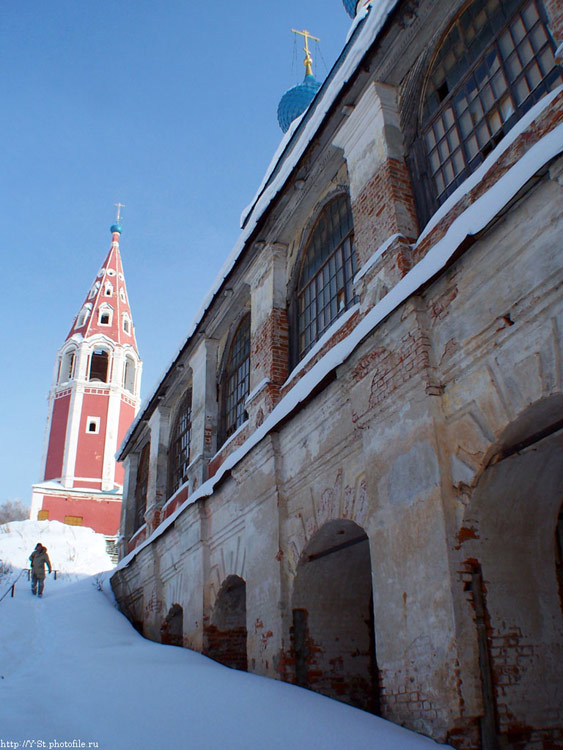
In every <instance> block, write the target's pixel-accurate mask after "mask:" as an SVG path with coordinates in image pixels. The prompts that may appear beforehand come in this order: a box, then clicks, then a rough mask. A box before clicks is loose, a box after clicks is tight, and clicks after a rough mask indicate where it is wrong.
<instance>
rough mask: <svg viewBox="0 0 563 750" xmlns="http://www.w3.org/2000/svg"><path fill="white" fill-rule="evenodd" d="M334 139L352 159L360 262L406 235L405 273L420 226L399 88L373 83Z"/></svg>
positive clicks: (401, 252)
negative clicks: (407, 162)
mask: <svg viewBox="0 0 563 750" xmlns="http://www.w3.org/2000/svg"><path fill="white" fill-rule="evenodd" d="M333 144H334V145H335V146H336V147H338V148H341V149H343V151H344V158H345V159H346V162H347V164H348V173H349V176H350V198H351V202H352V213H353V215H354V234H355V240H356V249H357V253H358V268H359V269H360V270H361V269H362V267H363V266H364V265H365V264H366V263H367V262H368V261H369V260H370V258H371V256H372V255H373V254H374V252H376V251H377V250H378V248H381V247H382V246H383V245H384V244H385V243H386V242H388V241H389V239H390V238H391V237H398V238H402V240H403V242H402V243H401V242H400V243H399V245H400V247H399V248H398V250H399V255H400V257H399V258H398V259H397V261H396V263H395V265H396V267H397V274H398V278H400V277H401V275H404V269H403V268H402V267H403V266H404V265H405V258H404V254H405V251H407V254H408V250H407V248H408V245H409V243H411V242H413V241H414V239H415V238H416V236H417V233H418V229H417V222H416V210H415V205H414V197H413V194H412V189H411V182H410V175H409V171H408V168H407V165H406V162H405V159H404V150H403V140H402V134H401V130H400V122H399V113H398V108H397V92H396V89H395V88H394V87H393V86H388V85H387V84H383V83H375V82H374V83H372V84H371V86H369V88H368V89H367V90H366V91H365V93H364V94H363V95H362V97H361V99H360V100H359V101H358V102H356V105H355V107H354V109H353V110H352V112H351V114H350V115H349V116H348V118H347V119H346V120H345V122H344V124H343V125H342V126H341V127H340V129H339V131H338V132H337V134H336V136H335V138H334V140H333ZM407 265H408V264H407ZM407 270H408V268H407Z"/></svg>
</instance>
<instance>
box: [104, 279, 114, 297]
mask: <svg viewBox="0 0 563 750" xmlns="http://www.w3.org/2000/svg"><path fill="white" fill-rule="evenodd" d="M104 296H105V297H113V284H112V283H111V281H106V283H105V284H104Z"/></svg>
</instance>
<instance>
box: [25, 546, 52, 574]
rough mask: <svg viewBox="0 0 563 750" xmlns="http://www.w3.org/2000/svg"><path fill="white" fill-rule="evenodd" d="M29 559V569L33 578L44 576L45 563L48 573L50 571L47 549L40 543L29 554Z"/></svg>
mask: <svg viewBox="0 0 563 750" xmlns="http://www.w3.org/2000/svg"><path fill="white" fill-rule="evenodd" d="M29 559H30V561H31V571H32V573H33V575H34V576H35V578H45V565H46V566H47V567H48V568H49V573H50V572H51V561H50V560H49V555H48V554H47V550H46V549H45V547H43V546H42V545H40V544H38V545H37V547H36V548H35V549H34V550H33V552H32V553H31V555H30V556H29Z"/></svg>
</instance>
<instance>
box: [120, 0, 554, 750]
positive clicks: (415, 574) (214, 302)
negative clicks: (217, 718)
mask: <svg viewBox="0 0 563 750" xmlns="http://www.w3.org/2000/svg"><path fill="white" fill-rule="evenodd" d="M344 5H345V6H346V10H348V12H349V14H350V15H351V17H352V18H354V14H355V12H356V16H355V18H354V20H353V22H352V26H351V30H350V33H349V36H348V41H347V43H346V46H345V47H344V49H343V51H342V54H341V56H340V58H339V60H338V61H337V63H336V64H335V67H334V68H333V69H332V70H331V72H330V73H329V74H328V76H327V78H326V80H325V81H324V82H322V83H320V84H319V86H318V87H315V86H314V85H312V83H311V81H310V80H309V79H308V76H309V74H310V73H309V70H308V69H306V76H305V80H304V82H303V84H300V85H301V86H304V87H305V88H302V89H300V90H299V92H298V94H299V96H298V97H297V95H295V96H294V95H293V94H292V96H291V97H286V95H284V97H285V99H283V100H282V101H285V102H286V103H287V101H288V99H290V100H291V102H292V106H293V103H294V102H295V100H296V99H298V100H299V101H303V102H304V104H302V107H303V109H302V110H301V112H298V113H297V114H296V115H295V116H293V114H292V112H293V110H292V112H290V113H289V114H288V111H287V110H286V109H284V108H283V107H282V104H281V103H280V107H282V115H283V118H285V119H283V118H282V119H283V123H284V129H285V130H286V132H285V135H284V136H283V141H282V145H281V147H280V149H279V151H278V156H277V159H276V160H275V161H274V162H273V163H272V165H271V166H270V170H269V172H268V174H267V175H266V176H265V178H264V181H263V183H262V185H261V186H260V188H259V189H258V192H257V194H256V196H255V198H254V199H253V202H252V203H251V205H250V207H249V208H248V209H247V211H246V213H245V214H244V215H243V220H242V230H241V236H240V240H239V242H238V243H237V246H236V247H235V249H234V250H233V251H232V253H231V255H230V256H229V258H228V260H227V261H226V263H225V265H224V267H223V269H222V271H221V273H220V275H219V277H218V278H217V281H216V283H215V285H214V287H213V289H212V290H211V292H210V295H209V296H208V298H207V299H206V300H205V301H204V303H203V305H202V308H201V309H202V312H201V315H200V317H199V318H198V319H197V320H196V321H195V322H194V324H193V326H192V328H191V329H190V331H188V332H187V336H186V339H185V340H184V342H183V343H182V345H181V347H180V350H179V353H178V355H177V357H176V359H175V360H174V361H173V362H172V364H171V365H170V366H169V368H168V370H167V372H166V373H165V375H164V377H163V379H162V380H161V382H160V383H158V385H157V386H156V388H155V390H154V392H153V393H152V395H151V397H150V398H149V399H148V400H147V402H146V403H145V406H144V408H142V409H141V411H140V412H139V414H138V415H137V417H136V419H135V421H134V422H133V424H132V425H131V427H130V428H129V431H128V433H127V435H126V436H125V439H124V442H123V444H122V446H121V449H120V454H119V459H120V460H121V461H122V462H123V466H124V472H125V479H124V482H125V484H124V496H123V505H122V517H121V527H120V539H119V545H120V556H121V561H120V563H119V566H118V568H117V569H116V571H115V573H114V574H113V576H112V586H113V588H114V591H115V594H116V596H117V599H118V602H119V604H120V606H121V608H122V611H123V612H124V613H125V614H126V615H127V616H128V617H129V618H130V619H131V621H132V622H133V624H134V625H135V627H136V628H138V629H139V631H140V632H142V633H143V634H144V635H145V636H146V637H147V638H151V639H153V640H156V641H160V642H163V643H169V644H170V643H171V644H173V645H176V646H182V647H186V648H191V649H195V650H197V651H200V652H202V653H204V654H207V655H208V656H210V657H211V658H213V659H216V660H217V661H220V662H222V663H224V664H226V665H228V666H230V667H232V668H235V669H242V670H248V671H250V672H253V673H255V674H259V675H265V676H268V677H271V678H275V679H281V680H285V681H287V682H291V683H294V684H297V685H301V686H303V687H306V688H309V689H311V690H315V691H318V692H320V693H323V694H324V695H327V696H330V697H332V698H335V699H337V700H341V701H345V702H347V703H350V704H352V705H354V706H357V707H359V708H361V709H363V710H366V711H370V712H374V713H377V714H379V715H381V716H383V717H385V718H386V719H389V720H390V721H393V722H396V723H398V724H401V725H404V726H406V727H409V728H411V729H414V730H416V731H418V732H421V733H423V734H425V735H428V736H429V737H432V738H434V739H436V740H438V741H442V742H443V741H447V742H449V743H450V744H451V745H453V746H454V747H457V748H467V749H468V750H470V749H471V750H473V749H475V750H476V749H477V748H498V747H509V748H542V747H554V746H556V745H557V744H558V743H563V732H562V730H561V726H563V709H562V707H563V678H562V674H561V669H560V665H561V663H562V662H563V653H562V644H563V616H562V611H563V610H562V606H563V565H562V560H561V536H562V534H561V529H562V514H561V504H562V500H563V498H562V495H561V487H562V486H563V460H562V455H563V453H562V448H563V445H562V443H563V435H562V432H561V426H562V419H563V390H562V385H563V384H562V378H563V375H562V365H561V363H562V361H563V345H562V336H561V332H562V326H563V319H562V318H563V300H562V296H561V283H562V268H561V258H562V253H561V236H562V233H563V226H562V220H561V209H560V207H561V199H562V180H563V158H562V156H561V151H562V147H563V124H562V120H563V88H562V87H561V84H562V78H561V71H560V67H559V66H558V57H557V48H558V45H560V44H561V42H562V41H563V13H562V10H561V5H560V4H559V3H557V2H549V1H548V0H545V1H544V2H542V1H541V0H526V1H525V2H521V1H519V0H507V1H506V2H500V1H499V0H489V1H488V2H487V1H486V0H473V2H469V3H467V2H465V3H464V2H447V3H446V2H441V1H440V0H438V2H430V1H429V0H419V1H418V2H398V1H396V0H395V1H393V0H387V1H385V0H381V1H380V2H377V3H375V2H374V3H363V2H360V3H358V6H357V8H356V6H355V5H354V3H344ZM343 19H344V20H345V19H346V16H345V15H343ZM559 62H560V60H559ZM295 88H297V87H295ZM305 89H306V90H305ZM294 93H295V92H294ZM285 106H286V105H284V107H285ZM288 117H292V118H293V119H290V120H289V122H287V118H288ZM280 122H281V120H280ZM285 125H287V128H285ZM550 743H551V744H550Z"/></svg>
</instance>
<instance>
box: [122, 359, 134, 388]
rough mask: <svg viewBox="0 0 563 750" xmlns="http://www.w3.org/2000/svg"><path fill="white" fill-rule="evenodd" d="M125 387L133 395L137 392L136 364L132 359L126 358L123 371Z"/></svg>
mask: <svg viewBox="0 0 563 750" xmlns="http://www.w3.org/2000/svg"><path fill="white" fill-rule="evenodd" d="M123 387H124V388H125V390H127V391H130V392H131V393H134V392H135V362H134V361H133V359H132V358H131V357H125V368H124V370H123Z"/></svg>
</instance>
